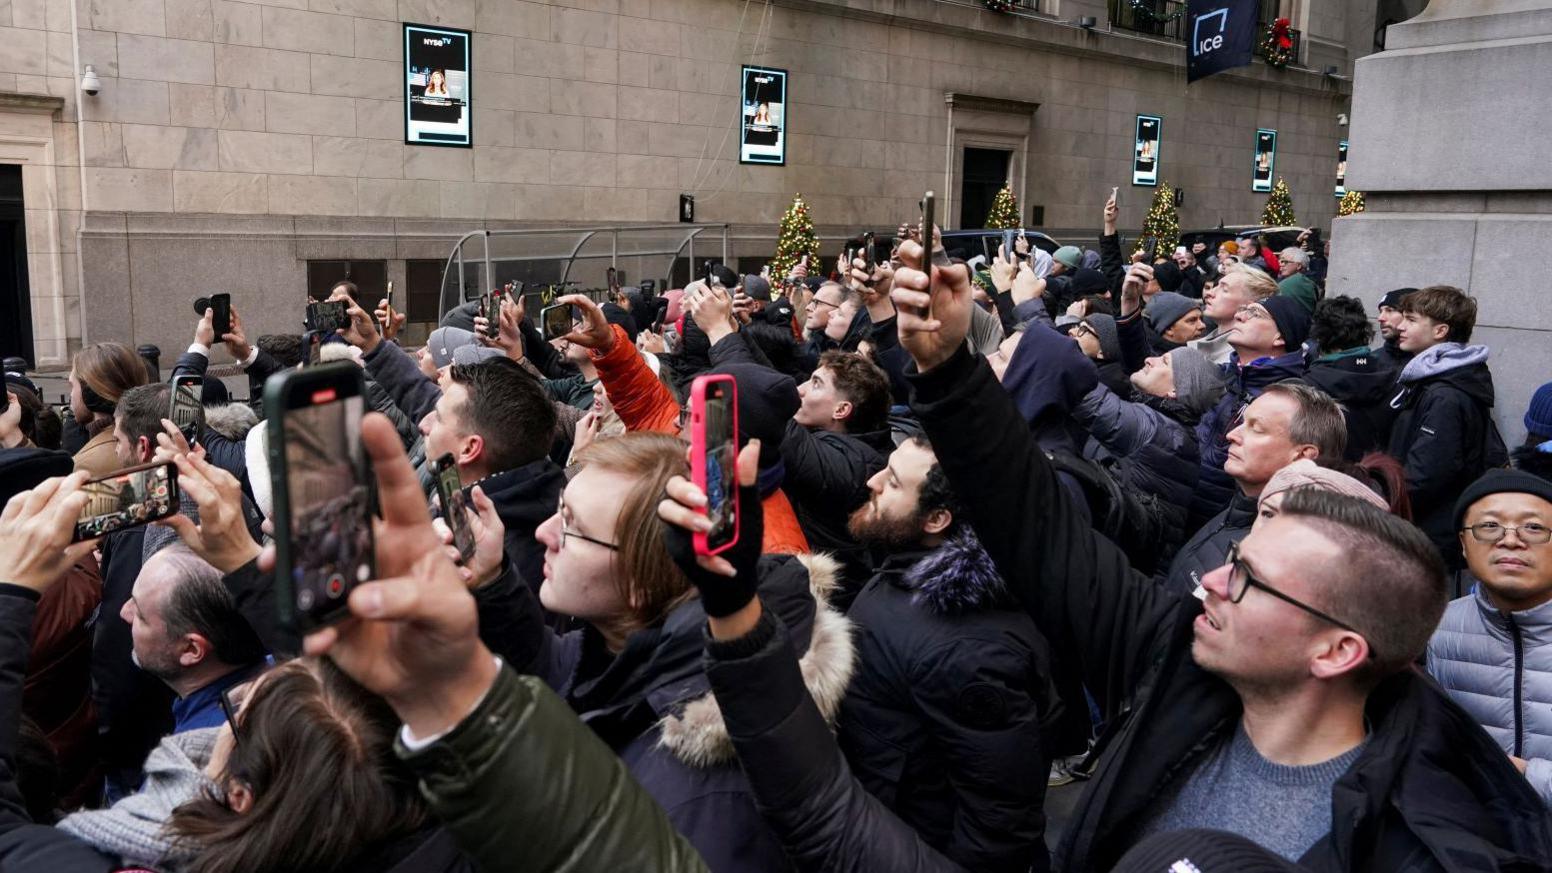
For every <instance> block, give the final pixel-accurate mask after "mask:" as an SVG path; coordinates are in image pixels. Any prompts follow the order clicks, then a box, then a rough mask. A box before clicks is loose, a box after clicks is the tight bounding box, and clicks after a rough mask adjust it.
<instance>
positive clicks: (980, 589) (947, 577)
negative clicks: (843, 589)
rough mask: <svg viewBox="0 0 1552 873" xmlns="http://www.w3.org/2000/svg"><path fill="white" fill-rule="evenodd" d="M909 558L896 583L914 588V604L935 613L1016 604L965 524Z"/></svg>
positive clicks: (949, 613) (970, 610) (1005, 606)
mask: <svg viewBox="0 0 1552 873" xmlns="http://www.w3.org/2000/svg"><path fill="white" fill-rule="evenodd" d="M911 558H912V559H913V560H912V561H911V563H910V565H909V567H908V568H904V572H903V574H901V577H900V583H899V584H900V585H901V587H903V588H907V589H909V590H910V591H912V592H914V593H913V594H912V596H911V602H912V603H914V604H916V605H918V606H923V607H926V608H927V609H930V610H931V611H933V612H935V613H937V614H939V615H961V614H964V613H967V612H979V611H981V610H987V609H1008V608H1012V607H1014V606H1016V602H1015V601H1014V599H1013V595H1012V594H1011V593H1010V592H1009V591H1008V586H1007V584H1006V583H1004V582H1003V581H1002V574H1000V573H998V572H997V566H996V565H995V564H993V563H992V558H991V555H988V554H986V550H985V549H984V548H982V547H981V541H980V540H978V539H976V537H975V532H974V531H972V530H970V528H969V527H963V526H962V527H961V529H960V530H959V531H958V532H956V533H955V534H954V535H953V536H951V537H949V538H948V539H947V540H946V541H944V543H943V545H941V546H939V547H937V548H936V549H933V550H932V551H930V552H927V553H926V554H925V555H921V554H919V553H918V554H915V555H912V556H911ZM885 569H888V567H887V565H886V568H885Z"/></svg>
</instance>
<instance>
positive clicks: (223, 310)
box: [210, 294, 232, 340]
mask: <svg viewBox="0 0 1552 873" xmlns="http://www.w3.org/2000/svg"><path fill="white" fill-rule="evenodd" d="M210 308H211V309H212V310H214V311H213V312H212V313H211V316H210V324H211V325H212V326H213V327H214V328H215V333H216V339H218V340H219V339H220V338H221V337H222V336H225V335H226V334H229V333H231V332H232V295H230V294H212V295H210Z"/></svg>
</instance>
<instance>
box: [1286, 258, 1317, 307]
mask: <svg viewBox="0 0 1552 873" xmlns="http://www.w3.org/2000/svg"><path fill="white" fill-rule="evenodd" d="M1309 262H1310V257H1309V252H1306V251H1305V250H1303V249H1301V248H1294V247H1289V248H1286V249H1283V251H1282V254H1281V256H1279V258H1278V266H1279V267H1280V268H1281V269H1279V270H1278V271H1277V280H1278V281H1277V293H1278V294H1281V295H1283V296H1285V297H1292V298H1293V299H1295V300H1297V301H1299V302H1300V303H1302V304H1304V308H1305V309H1307V310H1309V311H1310V312H1314V311H1315V303H1316V301H1318V300H1319V299H1320V286H1318V285H1316V284H1315V280H1314V279H1311V278H1310V277H1309V276H1308V275H1307V273H1306V271H1307V270H1308V269H1309Z"/></svg>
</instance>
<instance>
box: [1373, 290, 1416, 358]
mask: <svg viewBox="0 0 1552 873" xmlns="http://www.w3.org/2000/svg"><path fill="white" fill-rule="evenodd" d="M1418 290H1419V289H1417V288H1397V289H1396V290H1394V291H1386V292H1385V295H1384V296H1383V297H1381V298H1380V304H1379V310H1380V315H1379V319H1378V320H1379V325H1380V339H1381V340H1383V341H1384V342H1382V343H1381V344H1380V346H1379V348H1377V349H1375V350H1374V356H1375V357H1376V358H1379V359H1380V360H1381V361H1382V362H1384V363H1385V364H1386V365H1387V366H1389V367H1391V368H1392V369H1396V370H1400V369H1401V368H1402V367H1404V366H1406V362H1407V361H1410V360H1412V353H1411V352H1405V351H1402V350H1401V301H1403V300H1405V299H1406V298H1408V297H1410V296H1411V295H1413V294H1416V293H1417V292H1418Z"/></svg>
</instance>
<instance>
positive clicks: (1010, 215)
mask: <svg viewBox="0 0 1552 873" xmlns="http://www.w3.org/2000/svg"><path fill="white" fill-rule="evenodd" d="M986 226H987V227H988V228H990V229H992V230H1008V229H1011V228H1018V227H1022V226H1023V222H1022V221H1021V220H1020V219H1019V208H1018V198H1017V197H1014V196H1013V188H1012V187H1011V186H1009V185H1003V186H1002V190H1001V191H998V192H997V196H996V197H995V198H993V200H992V211H991V212H990V213H989V214H988V215H987V216H986Z"/></svg>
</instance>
